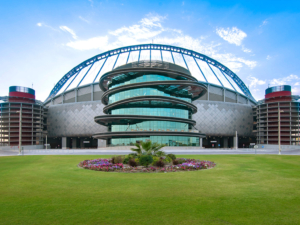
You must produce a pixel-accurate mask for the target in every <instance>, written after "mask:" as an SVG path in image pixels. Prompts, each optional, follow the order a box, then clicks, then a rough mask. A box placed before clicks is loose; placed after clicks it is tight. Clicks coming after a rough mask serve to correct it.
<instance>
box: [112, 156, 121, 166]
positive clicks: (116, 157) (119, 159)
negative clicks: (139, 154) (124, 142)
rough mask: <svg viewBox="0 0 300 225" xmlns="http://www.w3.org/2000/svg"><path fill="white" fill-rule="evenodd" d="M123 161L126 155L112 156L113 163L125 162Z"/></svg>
mask: <svg viewBox="0 0 300 225" xmlns="http://www.w3.org/2000/svg"><path fill="white" fill-rule="evenodd" d="M123 161H124V156H122V155H118V156H114V157H112V158H111V162H112V163H113V164H117V163H123Z"/></svg>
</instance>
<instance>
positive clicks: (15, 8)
mask: <svg viewBox="0 0 300 225" xmlns="http://www.w3.org/2000/svg"><path fill="white" fill-rule="evenodd" d="M0 28H1V32H0V63H1V67H0V78H1V80H0V96H5V95H7V94H8V87H9V86H12V85H18V86H26V87H32V86H33V88H34V89H35V90H36V96H37V99H40V100H42V101H43V100H45V99H46V98H47V96H48V95H49V93H50V91H51V89H52V88H53V87H54V85H55V84H56V83H57V82H58V81H59V79H60V78H61V77H62V76H63V75H64V74H66V73H67V72H68V71H69V70H71V69H72V68H73V67H75V66H76V65H78V64H79V63H81V62H82V61H84V60H86V59H88V58H90V57H92V56H94V55H97V54H99V53H102V52H104V51H107V50H110V49H114V48H117V47H122V46H126V45H134V44H145V43H152V41H153V42H154V43H161V44H170V45H175V46H180V47H184V48H187V49H191V50H194V51H197V52H200V53H202V54H205V55H208V56H210V57H212V58H214V59H216V60H218V61H219V62H221V63H223V64H224V65H226V66H227V67H229V68H230V69H231V70H233V71H234V72H235V73H236V74H237V75H238V76H239V77H240V78H241V79H242V80H243V81H244V83H245V84H246V85H247V86H248V87H249V88H250V91H251V93H252V95H253V96H254V97H255V98H256V99H257V100H259V99H262V98H263V97H264V90H265V89H266V88H267V87H268V86H274V85H282V84H289V85H292V90H293V94H296V95H299V94H300V57H299V52H300V44H299V40H300V2H299V1H294V0H289V1H279V0H278V1H264V0H260V1H257V0H252V1H248V0H247V1H233V0H231V1H223V0H220V1H217V0H213V1H201V0H197V1H167V0H164V1H156V0H151V1H135V0H130V1H125V0H120V1H108V0H107V1H100V0H73V1H57V0H51V1H35V0H26V1H25V0H23V1H16V0H11V1H0Z"/></svg>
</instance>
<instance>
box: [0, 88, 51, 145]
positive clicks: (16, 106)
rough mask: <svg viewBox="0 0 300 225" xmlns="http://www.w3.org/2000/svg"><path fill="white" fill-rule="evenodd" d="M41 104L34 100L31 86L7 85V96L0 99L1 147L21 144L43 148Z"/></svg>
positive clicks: (43, 113) (42, 111)
mask: <svg viewBox="0 0 300 225" xmlns="http://www.w3.org/2000/svg"><path fill="white" fill-rule="evenodd" d="M45 113H46V112H45V110H44V107H43V105H42V104H41V103H40V102H38V101H36V100H35V91H34V90H33V89H31V88H25V87H19V86H12V87H9V96H6V97H1V100H0V147H1V149H11V148H17V147H18V146H19V145H20V144H21V146H28V147H29V146H35V147H37V146H38V147H39V148H43V133H44V131H43V130H44V115H45Z"/></svg>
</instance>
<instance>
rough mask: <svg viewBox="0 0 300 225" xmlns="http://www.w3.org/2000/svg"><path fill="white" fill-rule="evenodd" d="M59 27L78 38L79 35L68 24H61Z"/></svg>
mask: <svg viewBox="0 0 300 225" xmlns="http://www.w3.org/2000/svg"><path fill="white" fill-rule="evenodd" d="M59 28H60V29H61V30H63V31H66V32H68V33H70V34H71V35H72V37H73V38H74V39H77V35H76V34H75V32H74V31H73V30H72V29H71V28H69V27H67V26H60V27H59Z"/></svg>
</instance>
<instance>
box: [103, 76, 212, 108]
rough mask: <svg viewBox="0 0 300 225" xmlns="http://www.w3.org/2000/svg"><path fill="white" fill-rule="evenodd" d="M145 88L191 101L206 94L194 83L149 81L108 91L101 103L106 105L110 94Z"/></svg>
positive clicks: (203, 88)
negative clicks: (152, 88)
mask: <svg viewBox="0 0 300 225" xmlns="http://www.w3.org/2000/svg"><path fill="white" fill-rule="evenodd" d="M145 87H155V88H156V89H157V90H160V91H163V92H164V93H167V94H170V95H171V96H175V97H182V98H191V100H196V99H198V98H200V97H201V96H202V95H204V94H205V93H206V86H205V85H204V84H201V83H199V82H196V81H183V80H171V81H149V82H140V83H134V84H127V85H122V86H119V87H115V88H112V89H109V90H108V91H106V92H104V94H103V96H102V99H101V101H102V103H103V104H105V105H107V104H108V99H109V96H110V95H112V94H115V93H118V92H121V91H125V90H132V89H137V88H145Z"/></svg>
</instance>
